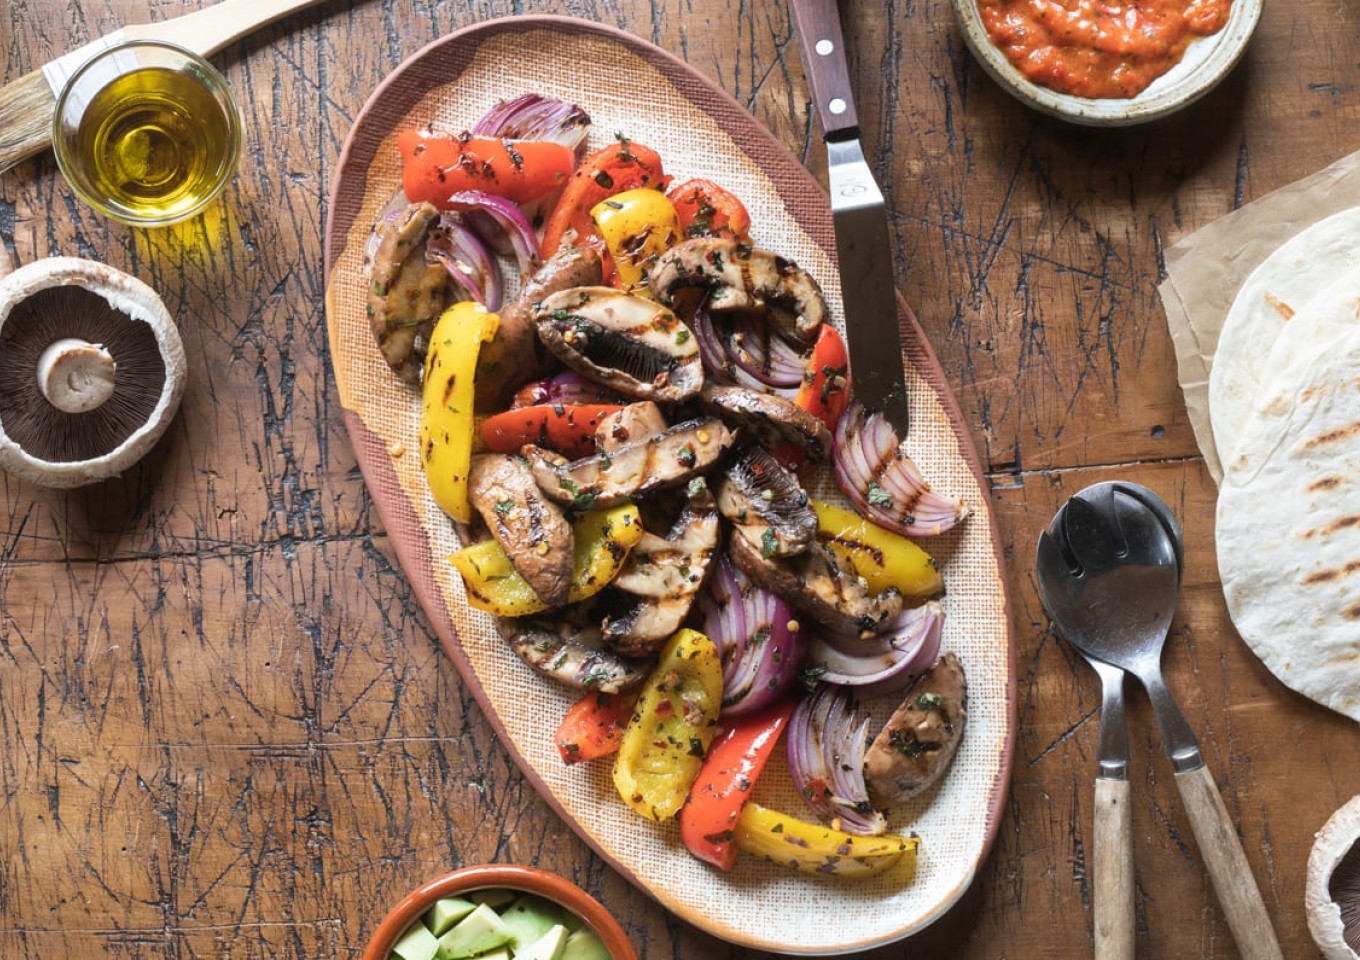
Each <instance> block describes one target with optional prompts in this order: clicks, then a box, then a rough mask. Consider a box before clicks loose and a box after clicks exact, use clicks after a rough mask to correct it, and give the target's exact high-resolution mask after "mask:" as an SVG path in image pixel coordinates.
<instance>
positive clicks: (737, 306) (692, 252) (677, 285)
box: [649, 237, 827, 344]
mask: <svg viewBox="0 0 1360 960" xmlns="http://www.w3.org/2000/svg"><path fill="white" fill-rule="evenodd" d="M649 282H650V285H651V288H652V290H653V291H655V292H656V294H657V296H658V297H660V298H661V301H662V302H663V303H674V302H675V300H676V298H677V297H678V296H679V295H680V294H681V292H682V291H684V290H686V289H695V288H697V289H699V290H702V291H705V292H706V293H707V295H708V301H707V306H708V309H709V310H712V311H714V312H717V313H721V312H723V311H726V310H764V311H765V313H766V315H767V316H768V317H769V318H770V320H771V322H772V323H773V324H774V325H775V327H776V328H777V329H778V330H779V331H780V332H781V333H783V334H784V335H785V336H787V337H790V338H791V339H793V340H795V341H798V342H801V343H805V344H809V343H812V341H813V340H814V339H815V338H816V336H817V330H818V328H820V327H821V325H822V323H823V322H824V321H825V320H826V316H827V307H826V298H825V297H824V296H823V295H822V288H821V287H820V286H818V284H817V281H816V280H815V279H814V278H813V277H812V275H811V274H810V273H808V272H807V271H806V270H804V269H803V268H802V267H800V266H798V264H796V263H794V262H793V261H792V260H787V259H785V258H784V257H781V256H779V255H778V254H775V253H772V252H770V251H769V250H761V249H759V248H756V247H752V246H750V245H749V244H744V243H739V242H738V241H736V240H730V239H725V238H718V237H696V238H694V239H692V240H686V241H684V242H683V243H677V244H676V245H675V246H673V247H671V248H670V249H669V250H667V251H666V252H665V253H664V254H662V255H661V257H660V258H659V259H658V260H657V262H656V265H655V266H653V267H652V270H651V273H650V277H649Z"/></svg>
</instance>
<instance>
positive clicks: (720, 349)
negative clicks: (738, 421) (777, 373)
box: [692, 304, 765, 390]
mask: <svg viewBox="0 0 1360 960" xmlns="http://www.w3.org/2000/svg"><path fill="white" fill-rule="evenodd" d="M692 326H693V327H694V336H695V338H696V339H697V340H698V341H699V358H700V359H701V360H702V361H703V364H704V375H705V377H706V379H707V380H708V382H710V383H716V384H719V385H720V386H724V387H730V386H739V387H748V388H750V389H752V390H764V389H765V384H763V383H762V382H761V381H760V380H759V378H757V377H756V376H755V375H754V374H751V373H748V372H747V371H746V370H744V369H743V368H742V367H741V366H739V365H738V364H737V363H736V362H735V361H734V360H733V359H732V356H731V354H730V353H729V352H728V349H727V343H726V341H725V340H724V339H723V337H722V335H721V334H720V333H718V328H717V326H716V325H715V324H714V322H713V315H712V314H710V313H709V312H708V309H707V307H706V306H704V305H703V304H701V305H700V306H699V309H698V310H696V311H695V312H694V323H693V324H692Z"/></svg>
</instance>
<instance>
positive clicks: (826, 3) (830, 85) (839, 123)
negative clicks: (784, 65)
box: [789, 0, 859, 140]
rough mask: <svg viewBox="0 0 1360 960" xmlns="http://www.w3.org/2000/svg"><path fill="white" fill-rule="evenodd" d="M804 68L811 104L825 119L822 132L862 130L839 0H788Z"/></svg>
mask: <svg viewBox="0 0 1360 960" xmlns="http://www.w3.org/2000/svg"><path fill="white" fill-rule="evenodd" d="M789 9H790V10H791V11H792V13H793V26H794V28H795V29H796V30H797V31H798V49H799V51H800V52H801V53H802V55H803V72H804V73H806V74H807V82H808V87H809V88H810V89H811V90H812V105H813V106H814V107H815V108H816V110H817V118H818V119H819V120H821V122H822V136H823V137H825V138H826V139H827V140H837V139H840V137H838V136H837V134H841V133H845V132H846V131H850V132H852V133H856V132H858V130H859V118H858V117H857V116H856V115H855V100H854V97H853V96H852V94H851V92H850V65H849V63H848V62H847V61H846V59H845V38H844V37H842V36H841V15H840V10H839V8H838V7H837V6H836V0H789Z"/></svg>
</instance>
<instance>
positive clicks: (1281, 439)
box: [1217, 326, 1360, 720]
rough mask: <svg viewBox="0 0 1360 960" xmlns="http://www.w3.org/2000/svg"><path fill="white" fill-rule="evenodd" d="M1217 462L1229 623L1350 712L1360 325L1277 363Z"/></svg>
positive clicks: (1301, 682) (1358, 713) (1275, 666)
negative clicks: (1232, 448)
mask: <svg viewBox="0 0 1360 960" xmlns="http://www.w3.org/2000/svg"><path fill="white" fill-rule="evenodd" d="M1224 470H1225V472H1224V477H1223V485H1222V487H1221V488H1220V491H1219V498H1218V528H1217V540H1218V568H1219V576H1220V578H1221V579H1222V581H1223V592H1224V594H1225V596H1226V597H1227V600H1228V610H1229V612H1230V613H1231V614H1232V618H1233V623H1235V624H1236V625H1237V630H1238V632H1239V633H1240V634H1241V635H1242V639H1243V640H1245V641H1246V642H1247V645H1248V646H1250V647H1251V649H1252V650H1253V651H1254V652H1255V653H1256V655H1257V656H1258V657H1260V658H1261V660H1262V662H1263V663H1265V665H1266V667H1267V668H1268V669H1269V670H1270V672H1271V673H1273V674H1275V676H1276V677H1278V678H1279V679H1280V681H1281V682H1283V683H1284V684H1285V685H1286V686H1288V687H1291V688H1293V689H1294V690H1297V691H1298V692H1299V693H1302V694H1303V695H1304V696H1307V697H1310V698H1311V699H1313V700H1316V701H1317V702H1318V703H1321V704H1323V705H1324V706H1327V707H1331V708H1332V709H1333V710H1336V711H1338V712H1340V713H1344V714H1345V715H1347V716H1349V717H1351V718H1352V719H1355V720H1360V326H1356V327H1352V328H1351V329H1349V330H1348V331H1347V332H1346V333H1345V335H1344V336H1343V337H1341V338H1340V339H1339V340H1336V341H1333V342H1331V343H1326V344H1322V345H1319V349H1317V350H1315V351H1314V352H1313V353H1312V355H1311V356H1308V357H1306V358H1304V359H1302V360H1300V361H1299V362H1296V363H1294V364H1293V365H1291V366H1290V367H1289V368H1288V369H1287V370H1284V371H1280V373H1279V376H1277V377H1276V379H1275V380H1274V381H1272V382H1271V383H1270V384H1269V385H1267V387H1266V388H1265V389H1264V390H1263V392H1262V394H1261V396H1260V401H1259V403H1258V404H1257V406H1256V409H1255V411H1254V412H1253V413H1252V415H1251V418H1250V419H1249V420H1248V422H1247V423H1246V425H1245V427H1244V429H1243V432H1242V438H1241V442H1240V444H1239V446H1238V448H1237V451H1236V452H1235V453H1234V454H1232V455H1231V456H1229V457H1228V459H1227V461H1226V462H1225V464H1224Z"/></svg>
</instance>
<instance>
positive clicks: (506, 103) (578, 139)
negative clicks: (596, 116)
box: [471, 93, 590, 160]
mask: <svg viewBox="0 0 1360 960" xmlns="http://www.w3.org/2000/svg"><path fill="white" fill-rule="evenodd" d="M471 132H472V133H473V134H475V135H477V136H483V137H505V138H507V139H509V140H551V141H552V142H553V143H560V144H562V145H563V146H564V147H570V148H571V149H572V150H575V151H576V159H577V160H580V159H581V157H582V156H584V155H585V149H586V134H588V133H589V132H590V117H589V116H587V115H586V112H585V111H584V110H582V109H581V108H580V107H578V106H576V105H575V104H574V103H566V102H564V101H562V100H555V99H553V98H552V97H544V96H540V95H539V94H537V93H526V94H523V95H521V96H518V97H515V98H514V99H513V100H503V101H501V102H500V103H498V104H496V105H495V106H494V107H492V108H491V109H490V110H489V111H487V114H486V116H484V117H482V119H480V120H478V121H477V122H476V123H475V124H473V125H472V131H471Z"/></svg>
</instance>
